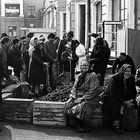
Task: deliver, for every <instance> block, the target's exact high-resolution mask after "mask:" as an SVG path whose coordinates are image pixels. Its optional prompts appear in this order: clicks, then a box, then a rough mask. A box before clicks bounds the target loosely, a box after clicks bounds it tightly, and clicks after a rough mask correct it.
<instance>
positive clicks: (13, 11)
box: [5, 4, 20, 17]
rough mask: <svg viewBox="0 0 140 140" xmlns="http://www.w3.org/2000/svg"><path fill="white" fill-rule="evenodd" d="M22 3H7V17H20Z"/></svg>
mask: <svg viewBox="0 0 140 140" xmlns="http://www.w3.org/2000/svg"><path fill="white" fill-rule="evenodd" d="M19 14H20V5H19V4H5V16H6V17H19Z"/></svg>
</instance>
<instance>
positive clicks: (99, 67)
mask: <svg viewBox="0 0 140 140" xmlns="http://www.w3.org/2000/svg"><path fill="white" fill-rule="evenodd" d="M109 58H110V49H109V47H108V43H107V41H105V40H104V39H103V38H101V37H97V38H96V40H95V45H94V48H93V50H92V53H91V56H90V63H91V64H94V66H93V71H94V72H96V74H99V75H100V76H99V84H100V85H101V86H103V84H104V76H105V72H106V68H107V64H108V62H109Z"/></svg>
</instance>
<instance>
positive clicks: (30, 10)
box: [28, 6, 35, 18]
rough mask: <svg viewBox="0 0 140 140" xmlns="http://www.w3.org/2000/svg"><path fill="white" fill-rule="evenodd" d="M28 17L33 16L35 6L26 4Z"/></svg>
mask: <svg viewBox="0 0 140 140" xmlns="http://www.w3.org/2000/svg"><path fill="white" fill-rule="evenodd" d="M28 17H30V18H34V17H35V6H28Z"/></svg>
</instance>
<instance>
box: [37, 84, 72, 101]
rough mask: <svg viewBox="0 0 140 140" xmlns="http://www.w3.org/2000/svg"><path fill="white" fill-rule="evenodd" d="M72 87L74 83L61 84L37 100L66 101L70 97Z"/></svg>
mask: <svg viewBox="0 0 140 140" xmlns="http://www.w3.org/2000/svg"><path fill="white" fill-rule="evenodd" d="M72 87H73V84H72V83H67V84H65V85H61V86H59V87H57V88H56V89H55V90H53V91H52V92H50V93H48V94H47V95H45V96H42V97H39V98H38V99H37V100H39V101H60V102H65V101H67V100H68V99H69V94H70V92H71V89H72Z"/></svg>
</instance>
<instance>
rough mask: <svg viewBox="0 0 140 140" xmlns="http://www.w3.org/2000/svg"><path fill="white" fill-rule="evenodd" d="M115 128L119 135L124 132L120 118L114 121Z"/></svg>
mask: <svg viewBox="0 0 140 140" xmlns="http://www.w3.org/2000/svg"><path fill="white" fill-rule="evenodd" d="M113 130H114V132H115V133H117V134H119V135H121V134H123V133H124V131H123V130H121V128H120V121H119V120H115V121H114V122H113Z"/></svg>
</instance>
